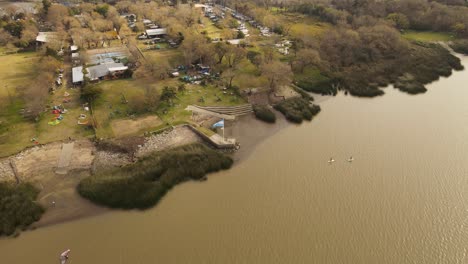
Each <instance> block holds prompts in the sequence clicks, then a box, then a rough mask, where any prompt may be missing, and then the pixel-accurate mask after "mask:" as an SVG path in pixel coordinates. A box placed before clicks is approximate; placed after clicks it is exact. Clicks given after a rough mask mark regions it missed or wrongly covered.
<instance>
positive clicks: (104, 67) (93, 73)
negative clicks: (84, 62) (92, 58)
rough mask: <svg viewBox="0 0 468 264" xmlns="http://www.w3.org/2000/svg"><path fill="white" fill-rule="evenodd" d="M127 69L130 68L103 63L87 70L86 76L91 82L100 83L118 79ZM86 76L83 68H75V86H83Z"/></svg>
mask: <svg viewBox="0 0 468 264" xmlns="http://www.w3.org/2000/svg"><path fill="white" fill-rule="evenodd" d="M127 69H128V67H127V66H125V65H123V64H122V63H117V62H110V63H103V64H99V65H95V66H91V67H88V68H86V72H87V73H86V75H85V76H86V77H87V78H89V80H90V81H98V80H104V79H107V78H112V77H117V76H119V75H121V74H123V73H124V72H125V71H126V70H127ZM85 76H84V75H83V66H78V67H74V68H73V69H72V80H73V84H82V83H83V80H84V77H85Z"/></svg>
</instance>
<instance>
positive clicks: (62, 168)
mask: <svg viewBox="0 0 468 264" xmlns="http://www.w3.org/2000/svg"><path fill="white" fill-rule="evenodd" d="M74 145H75V143H73V142H72V143H67V144H63V145H62V152H61V153H60V158H59V161H58V165H57V170H56V171H55V173H57V174H67V173H68V165H69V164H70V160H71V156H72V153H73V147H74Z"/></svg>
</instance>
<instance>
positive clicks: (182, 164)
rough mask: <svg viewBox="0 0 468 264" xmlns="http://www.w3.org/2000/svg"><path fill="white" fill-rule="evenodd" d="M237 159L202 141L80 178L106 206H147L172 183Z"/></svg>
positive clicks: (87, 192)
mask: <svg viewBox="0 0 468 264" xmlns="http://www.w3.org/2000/svg"><path fill="white" fill-rule="evenodd" d="M232 163H233V160H232V159H231V158H230V157H228V156H225V155H223V154H221V153H219V152H217V151H215V150H212V149H210V148H208V147H207V146H205V145H202V144H191V145H186V146H181V147H177V148H174V149H170V150H166V151H162V152H158V153H154V154H152V155H150V156H148V157H146V158H144V159H142V160H140V161H138V162H136V163H134V164H131V165H128V166H126V167H123V168H121V169H119V170H113V171H107V172H103V173H98V174H95V175H93V176H91V177H88V178H86V179H84V180H82V181H81V182H80V184H79V185H78V192H79V194H80V195H81V196H83V197H85V198H87V199H89V200H91V201H93V202H95V203H97V204H101V205H104V206H108V207H112V208H124V209H133V208H138V209H145V208H149V207H152V206H154V205H155V204H156V203H157V202H158V201H159V200H160V199H161V198H162V197H163V196H164V195H165V194H166V193H167V192H168V191H169V190H170V189H171V188H172V187H174V186H175V185H177V184H178V183H181V182H184V181H187V180H189V179H194V180H199V179H202V178H203V177H204V176H205V175H206V174H207V173H210V172H215V171H219V170H224V169H228V168H230V167H231V165H232Z"/></svg>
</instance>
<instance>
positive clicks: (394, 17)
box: [387, 13, 409, 29]
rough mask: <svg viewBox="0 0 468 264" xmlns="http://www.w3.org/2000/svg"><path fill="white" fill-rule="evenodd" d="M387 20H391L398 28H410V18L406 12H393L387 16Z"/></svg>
mask: <svg viewBox="0 0 468 264" xmlns="http://www.w3.org/2000/svg"><path fill="white" fill-rule="evenodd" d="M387 20H389V21H391V22H392V23H393V25H394V26H395V27H396V28H398V29H407V28H409V20H408V18H407V17H406V16H405V15H404V14H401V13H391V14H389V15H388V16H387Z"/></svg>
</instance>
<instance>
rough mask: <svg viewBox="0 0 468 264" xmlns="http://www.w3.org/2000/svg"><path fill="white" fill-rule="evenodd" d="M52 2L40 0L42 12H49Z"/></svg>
mask: <svg viewBox="0 0 468 264" xmlns="http://www.w3.org/2000/svg"><path fill="white" fill-rule="evenodd" d="M51 5H52V3H51V2H50V1H49V0H42V9H43V10H44V14H45V15H47V13H48V12H49V8H50V6H51Z"/></svg>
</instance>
